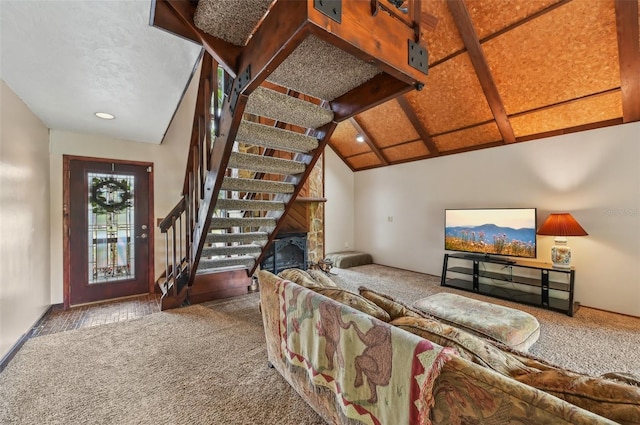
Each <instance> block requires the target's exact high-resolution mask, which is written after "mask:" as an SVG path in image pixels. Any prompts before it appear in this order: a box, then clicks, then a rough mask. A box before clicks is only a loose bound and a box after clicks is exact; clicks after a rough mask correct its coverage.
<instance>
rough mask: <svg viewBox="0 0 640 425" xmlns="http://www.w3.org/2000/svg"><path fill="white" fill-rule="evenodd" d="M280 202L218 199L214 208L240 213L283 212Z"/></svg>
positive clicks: (282, 205)
mask: <svg viewBox="0 0 640 425" xmlns="http://www.w3.org/2000/svg"><path fill="white" fill-rule="evenodd" d="M284 207H285V205H284V202H282V201H262V200H254V199H225V198H222V199H218V202H216V205H215V208H216V209H219V210H240V211H284Z"/></svg>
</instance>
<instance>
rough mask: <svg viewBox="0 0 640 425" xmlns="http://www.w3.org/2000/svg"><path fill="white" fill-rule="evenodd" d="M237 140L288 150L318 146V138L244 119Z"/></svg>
mask: <svg viewBox="0 0 640 425" xmlns="http://www.w3.org/2000/svg"><path fill="white" fill-rule="evenodd" d="M236 141H238V142H244V143H249V144H252V145H256V146H263V147H266V148H271V149H277V150H281V151H287V152H302V153H307V152H311V151H312V150H314V149H316V148H317V147H318V139H316V138H315V137H311V136H307V135H305V134H301V133H296V132H294V131H289V130H283V129H281V128H277V127H272V126H269V125H264V124H258V123H254V122H251V121H247V120H243V121H242V123H241V124H240V128H238V134H237V135H236Z"/></svg>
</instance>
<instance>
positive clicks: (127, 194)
mask: <svg viewBox="0 0 640 425" xmlns="http://www.w3.org/2000/svg"><path fill="white" fill-rule="evenodd" d="M131 201H132V199H131V186H130V184H129V182H127V181H126V180H116V179H113V178H98V177H96V178H94V179H93V181H92V183H91V205H92V206H93V212H94V213H98V212H120V211H123V210H125V209H126V208H128V207H130V206H131V205H132V203H131Z"/></svg>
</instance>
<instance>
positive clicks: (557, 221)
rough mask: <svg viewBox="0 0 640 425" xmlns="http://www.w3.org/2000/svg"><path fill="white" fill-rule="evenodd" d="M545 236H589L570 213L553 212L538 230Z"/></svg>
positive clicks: (538, 232)
mask: <svg viewBox="0 0 640 425" xmlns="http://www.w3.org/2000/svg"><path fill="white" fill-rule="evenodd" d="M536 233H537V234H538V235H543V236H587V235H588V233H587V232H586V231H585V230H584V229H583V228H582V226H580V224H579V223H578V222H577V221H576V219H575V218H573V217H572V216H571V214H569V213H552V214H549V217H547V219H546V220H545V222H544V223H543V224H542V226H540V228H539V229H538V231H537V232H536Z"/></svg>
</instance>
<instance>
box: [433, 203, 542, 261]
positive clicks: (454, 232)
mask: <svg viewBox="0 0 640 425" xmlns="http://www.w3.org/2000/svg"><path fill="white" fill-rule="evenodd" d="M536 219H537V210H536V208H487V209H481V208H474V209H446V210H445V212H444V227H445V236H444V249H445V250H448V251H460V252H470V253H478V254H484V255H486V256H489V255H500V256H505V257H524V258H536Z"/></svg>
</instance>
